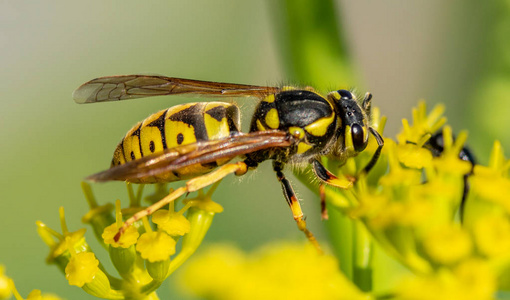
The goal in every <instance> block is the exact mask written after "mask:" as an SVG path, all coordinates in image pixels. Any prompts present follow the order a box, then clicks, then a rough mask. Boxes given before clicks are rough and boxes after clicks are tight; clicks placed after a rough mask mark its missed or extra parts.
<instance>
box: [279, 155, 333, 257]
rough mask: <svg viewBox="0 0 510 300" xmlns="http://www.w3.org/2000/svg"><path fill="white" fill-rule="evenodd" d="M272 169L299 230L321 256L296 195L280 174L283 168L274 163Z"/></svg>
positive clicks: (320, 250)
mask: <svg viewBox="0 0 510 300" xmlns="http://www.w3.org/2000/svg"><path fill="white" fill-rule="evenodd" d="M273 169H274V171H275V172H276V177H277V178H278V181H280V183H281V184H282V189H283V194H284V195H285V199H286V200H287V203H288V204H289V207H290V210H291V211H292V216H293V217H294V220H295V221H296V223H297V226H298V228H299V230H301V231H302V232H303V233H304V234H305V235H306V237H307V238H308V240H309V241H310V243H312V245H313V246H314V247H315V248H316V249H317V252H319V254H323V252H322V249H321V247H320V245H319V242H318V241H317V239H316V238H315V236H314V235H313V233H312V232H311V231H310V230H308V228H306V221H305V220H304V219H303V211H302V210H301V205H300V204H299V201H298V199H297V197H296V194H295V193H294V190H293V189H292V186H291V185H290V182H289V180H288V179H287V178H285V175H284V174H283V172H282V169H283V166H282V165H281V164H280V163H274V164H273Z"/></svg>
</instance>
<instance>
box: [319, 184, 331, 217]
mask: <svg viewBox="0 0 510 300" xmlns="http://www.w3.org/2000/svg"><path fill="white" fill-rule="evenodd" d="M319 196H320V198H321V219H322V220H327V219H329V215H328V208H327V207H326V185H325V184H323V183H321V184H320V185H319Z"/></svg>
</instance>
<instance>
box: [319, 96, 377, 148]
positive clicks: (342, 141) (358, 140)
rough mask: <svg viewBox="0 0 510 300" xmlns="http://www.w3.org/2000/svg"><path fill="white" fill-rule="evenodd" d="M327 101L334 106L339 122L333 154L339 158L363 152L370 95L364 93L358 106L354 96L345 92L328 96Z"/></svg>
mask: <svg viewBox="0 0 510 300" xmlns="http://www.w3.org/2000/svg"><path fill="white" fill-rule="evenodd" d="M328 99H329V100H330V101H331V102H333V103H334V104H335V107H336V110H337V114H338V117H339V119H340V120H341V125H340V126H339V127H338V128H339V129H338V132H337V135H338V142H337V146H336V149H335V151H334V152H335V153H336V154H337V155H340V156H344V155H346V156H348V157H351V156H354V155H356V154H357V153H359V152H361V151H363V150H364V149H365V148H366V147H367V144H368V126H369V116H370V100H371V99H372V95H371V94H370V93H366V94H365V97H364V99H363V102H362V103H361V104H360V103H359V102H358V101H357V99H356V96H355V95H354V94H353V93H351V92H349V91H347V90H338V91H334V92H331V93H329V94H328Z"/></svg>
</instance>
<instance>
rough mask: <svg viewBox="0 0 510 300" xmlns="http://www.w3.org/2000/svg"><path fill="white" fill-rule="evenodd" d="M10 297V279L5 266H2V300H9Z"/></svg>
mask: <svg viewBox="0 0 510 300" xmlns="http://www.w3.org/2000/svg"><path fill="white" fill-rule="evenodd" d="M10 296H11V289H10V287H9V277H7V276H6V275H5V268H4V266H2V265H0V299H8V298H9V297H10Z"/></svg>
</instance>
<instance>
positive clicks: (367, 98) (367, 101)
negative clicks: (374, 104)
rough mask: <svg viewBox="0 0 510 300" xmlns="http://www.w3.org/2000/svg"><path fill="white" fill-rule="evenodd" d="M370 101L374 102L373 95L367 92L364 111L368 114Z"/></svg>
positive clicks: (364, 99)
mask: <svg viewBox="0 0 510 300" xmlns="http://www.w3.org/2000/svg"><path fill="white" fill-rule="evenodd" d="M370 100H372V94H370V93H369V92H367V93H366V94H365V97H364V98H363V109H364V110H365V111H366V112H368V113H369V112H370V104H371V103H370Z"/></svg>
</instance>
